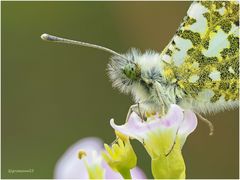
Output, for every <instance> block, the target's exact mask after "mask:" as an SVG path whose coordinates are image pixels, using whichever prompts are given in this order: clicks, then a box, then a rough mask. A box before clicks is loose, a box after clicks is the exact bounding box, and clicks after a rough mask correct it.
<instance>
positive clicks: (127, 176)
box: [118, 169, 132, 179]
mask: <svg viewBox="0 0 240 180" xmlns="http://www.w3.org/2000/svg"><path fill="white" fill-rule="evenodd" d="M118 172H119V173H120V174H121V175H122V177H123V178H124V179H132V176H131V173H130V170H129V169H121V170H119V171H118Z"/></svg>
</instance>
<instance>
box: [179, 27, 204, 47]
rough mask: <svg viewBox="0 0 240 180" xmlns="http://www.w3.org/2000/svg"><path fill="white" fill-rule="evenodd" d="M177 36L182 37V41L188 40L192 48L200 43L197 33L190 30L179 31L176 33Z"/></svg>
mask: <svg viewBox="0 0 240 180" xmlns="http://www.w3.org/2000/svg"><path fill="white" fill-rule="evenodd" d="M177 35H178V36H180V37H182V38H183V39H189V40H190V41H191V42H192V43H193V45H194V46H196V45H198V44H200V43H201V37H200V34H199V33H197V32H192V31H190V30H185V31H182V30H179V31H178V32H177Z"/></svg>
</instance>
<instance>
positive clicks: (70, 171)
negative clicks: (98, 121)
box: [54, 137, 103, 179]
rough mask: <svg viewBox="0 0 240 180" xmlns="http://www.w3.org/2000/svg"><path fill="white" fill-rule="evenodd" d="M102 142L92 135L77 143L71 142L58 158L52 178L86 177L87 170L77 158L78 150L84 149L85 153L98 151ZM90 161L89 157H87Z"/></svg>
mask: <svg viewBox="0 0 240 180" xmlns="http://www.w3.org/2000/svg"><path fill="white" fill-rule="evenodd" d="M102 144H103V142H102V141H101V140H100V139H98V138H94V137H89V138H84V139H82V140H80V141H78V142H77V143H75V144H73V145H72V146H71V147H70V148H68V149H67V151H66V152H65V153H64V154H63V155H62V157H61V158H60V159H59V160H58V162H57V164H56V166H55V170H54V178H56V179H79V178H82V179H87V178H88V172H87V169H86V167H85V165H84V163H83V161H81V160H79V159H78V158H77V157H78V152H79V150H80V149H84V150H85V151H86V154H87V155H88V154H90V153H92V152H91V151H92V150H96V151H100V150H101V149H102ZM89 160H90V161H91V159H89Z"/></svg>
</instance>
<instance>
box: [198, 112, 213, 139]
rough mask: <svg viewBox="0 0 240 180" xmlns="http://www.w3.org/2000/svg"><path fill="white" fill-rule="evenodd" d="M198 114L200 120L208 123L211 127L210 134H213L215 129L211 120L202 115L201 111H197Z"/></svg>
mask: <svg viewBox="0 0 240 180" xmlns="http://www.w3.org/2000/svg"><path fill="white" fill-rule="evenodd" d="M196 114H197V116H198V117H199V119H200V120H202V121H203V122H205V123H207V125H208V127H209V135H210V136H211V135H213V131H214V126H213V124H212V122H211V121H209V120H207V119H206V118H204V117H203V116H202V115H200V114H199V113H196Z"/></svg>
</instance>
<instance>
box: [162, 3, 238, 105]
mask: <svg viewBox="0 0 240 180" xmlns="http://www.w3.org/2000/svg"><path fill="white" fill-rule="evenodd" d="M161 59H162V60H163V61H164V62H166V63H165V64H166V66H165V71H164V76H165V78H166V79H168V80H169V81H171V82H172V81H175V82H176V84H177V85H178V86H179V88H181V89H182V90H183V91H184V92H185V93H186V94H187V95H188V96H190V97H192V98H195V99H199V100H202V101H204V98H203V97H202V96H201V94H204V93H205V92H204V91H208V93H207V96H204V97H208V98H207V100H208V101H210V102H211V103H215V102H217V101H221V102H223V101H236V100H237V99H238V92H239V88H238V87H239V80H238V76H239V60H238V59H239V4H238V1H198V2H193V3H192V4H191V6H190V8H189V10H188V12H187V16H186V17H184V19H183V22H182V23H181V25H180V27H179V29H178V30H177V32H176V34H175V35H174V37H173V39H172V40H171V41H170V43H169V44H168V45H167V46H166V48H165V49H164V50H163V52H162V53H161ZM169 69H171V70H172V71H173V73H169ZM204 95H206V93H205V94H204Z"/></svg>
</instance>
